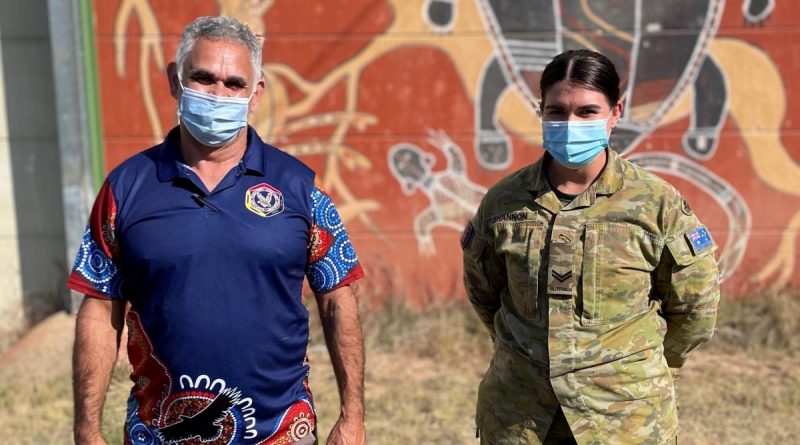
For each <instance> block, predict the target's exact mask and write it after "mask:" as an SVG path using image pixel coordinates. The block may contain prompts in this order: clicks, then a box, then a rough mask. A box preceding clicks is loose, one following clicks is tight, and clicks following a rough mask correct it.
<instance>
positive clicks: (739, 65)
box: [711, 39, 800, 289]
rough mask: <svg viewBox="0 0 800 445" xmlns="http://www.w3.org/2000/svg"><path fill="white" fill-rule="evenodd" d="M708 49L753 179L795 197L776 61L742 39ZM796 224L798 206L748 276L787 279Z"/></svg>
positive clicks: (777, 283)
mask: <svg viewBox="0 0 800 445" xmlns="http://www.w3.org/2000/svg"><path fill="white" fill-rule="evenodd" d="M711 52H712V54H713V55H714V58H715V59H716V60H717V62H718V63H719V64H720V66H721V67H722V68H723V71H724V72H725V76H726V77H727V79H728V84H729V85H730V92H729V94H730V102H729V108H730V111H729V113H730V116H731V118H732V119H733V120H734V121H735V122H736V124H737V125H738V126H739V130H740V131H741V136H742V138H743V139H744V141H745V146H746V147H747V151H748V152H749V153H750V163H751V165H752V166H753V169H754V170H755V172H756V175H757V176H758V179H759V180H760V181H761V182H763V183H764V184H766V185H767V186H769V187H771V188H772V189H774V190H776V191H778V192H780V193H784V194H787V195H789V196H794V197H800V166H798V164H797V162H796V161H795V160H794V159H793V158H792V157H791V155H790V154H789V153H788V152H787V151H786V149H785V148H784V147H783V143H782V142H781V133H780V128H781V123H782V122H783V118H784V115H785V113H786V96H785V89H784V88H783V82H782V81H781V77H780V74H779V73H778V69H777V67H776V66H775V64H774V63H773V62H772V60H770V59H769V58H768V57H767V56H766V54H764V52H762V51H761V50H760V49H758V48H756V47H755V46H753V45H750V44H748V43H746V42H743V41H741V40H735V39H717V40H715V41H714V42H713V43H712V45H711ZM798 230H800V212H797V213H795V215H794V217H792V219H791V221H790V223H789V225H788V226H787V227H785V228H784V230H783V233H782V236H781V242H780V244H779V245H778V247H777V250H776V252H775V256H774V257H773V258H772V259H771V260H770V261H769V262H767V264H765V265H764V267H763V268H761V270H760V271H759V272H758V273H756V274H755V275H754V276H753V280H754V281H756V282H759V283H765V282H767V281H768V280H769V281H770V282H771V284H770V287H772V288H774V289H781V288H783V287H784V286H786V285H787V284H788V283H789V280H790V278H791V276H792V273H793V272H794V268H795V262H796V258H797V244H796V241H797V232H798ZM775 274H777V276H775Z"/></svg>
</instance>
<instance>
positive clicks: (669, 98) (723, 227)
mask: <svg viewBox="0 0 800 445" xmlns="http://www.w3.org/2000/svg"><path fill="white" fill-rule="evenodd" d="M676 2H677V3H680V1H679V0H676ZM502 3H504V2H501V1H491V0H407V1H402V2H401V1H400V0H385V1H373V0H348V1H342V0H325V1H321V0H292V1H288V0H249V1H247V0H193V1H183V2H172V1H167V0H108V1H103V2H99V1H98V2H95V17H96V24H95V25H96V26H95V30H96V38H97V47H98V63H99V77H100V91H101V107H102V112H103V118H102V119H103V128H104V141H105V152H104V154H105V160H106V169H107V170H110V169H111V168H113V167H114V166H116V165H117V164H119V163H120V162H121V161H122V160H124V159H125V158H127V157H129V156H131V155H133V154H135V153H137V152H139V151H141V150H143V149H145V148H147V147H149V146H152V145H154V144H156V143H158V142H159V141H160V140H161V138H162V137H163V135H164V134H165V133H166V132H167V131H168V130H169V129H170V128H171V127H172V126H174V125H175V123H176V119H175V102H174V99H172V98H171V97H170V95H169V90H168V87H167V82H166V75H165V68H166V64H167V63H168V62H169V61H171V60H172V59H173V58H174V54H175V50H176V47H177V42H178V38H179V35H180V33H181V31H182V29H183V27H184V26H185V25H186V24H187V23H188V22H190V21H191V20H192V19H194V18H195V17H196V16H198V15H216V14H226V15H232V16H235V17H237V18H239V19H240V20H242V21H245V22H247V23H248V24H250V25H251V27H253V29H254V30H255V31H256V32H257V33H258V34H260V35H263V36H264V37H265V46H264V60H263V71H264V74H265V78H266V80H267V94H266V96H265V99H263V100H262V102H261V104H260V106H259V109H258V110H257V112H256V113H255V115H253V116H251V124H252V125H254V126H255V127H256V129H257V130H258V132H259V134H261V136H262V137H263V138H264V139H265V140H267V141H268V142H270V143H272V144H273V145H276V146H278V147H279V148H282V149H284V150H286V151H288V152H289V153H291V154H293V155H295V156H297V157H299V158H300V159H301V160H303V161H304V162H306V163H307V164H308V165H309V166H311V167H312V168H313V169H314V170H315V171H317V173H318V174H319V175H320V176H321V177H322V178H323V182H324V186H325V187H326V189H327V190H328V191H329V192H330V193H331V195H332V196H333V198H334V200H335V202H336V203H337V206H338V208H339V210H340V212H341V213H342V217H343V219H344V220H345V222H346V224H347V227H348V230H349V231H350V232H351V236H352V239H353V243H354V245H355V247H356V250H357V252H358V253H359V256H360V258H361V261H362V263H363V264H364V265H365V267H366V269H367V272H368V275H369V277H370V279H369V280H367V282H366V284H367V285H366V286H365V292H367V293H369V294H371V295H370V296H371V297H374V298H378V299H380V298H386V297H396V298H405V299H408V300H411V301H415V302H419V303H427V302H430V301H433V300H437V299H440V298H450V297H462V296H463V290H462V288H461V252H460V247H459V236H460V231H461V228H462V227H463V226H464V224H465V223H466V221H467V220H468V219H469V218H470V217H471V216H472V214H473V213H474V211H475V209H476V208H477V205H478V203H479V200H480V197H481V196H482V193H483V192H485V190H486V188H487V187H489V186H491V185H492V184H493V183H495V182H496V181H498V180H499V179H500V178H502V177H504V176H505V175H507V174H508V173H510V172H511V171H514V170H516V169H518V168H521V167H523V166H525V165H527V164H529V163H531V162H533V161H535V160H536V159H537V158H538V157H539V156H541V154H542V149H541V145H540V140H541V137H540V132H541V130H540V128H539V120H538V117H537V115H536V110H535V107H536V105H535V104H536V102H535V100H536V97H535V96H536V94H537V91H536V88H534V87H531V86H530V82H531V81H532V80H531V79H535V78H536V70H537V69H539V68H540V67H541V65H540V64H541V61H542V60H544V58H545V56H546V57H550V56H549V54H551V53H552V51H554V50H555V49H558V50H560V49H566V48H567V47H574V46H576V45H586V46H590V47H594V48H595V49H599V50H607V51H615V54H619V57H620V59H619V63H617V62H618V61H617V60H615V63H617V64H618V69H619V68H621V67H622V68H623V71H624V72H623V74H624V77H626V78H630V79H632V81H631V82H630V83H629V84H628V86H630V89H628V90H627V91H628V93H627V94H628V95H629V97H631V98H632V99H631V101H632V102H631V105H633V106H629V107H628V116H629V119H628V120H629V124H630V127H629V128H631V129H633V130H630V131H629V132H628V133H625V131H620V132H619V134H617V135H616V136H615V137H618V140H617V141H618V144H617V145H619V146H620V147H622V148H621V149H620V148H619V147H617V145H615V147H617V148H618V149H620V150H621V151H622V152H623V153H624V154H625V155H626V156H628V157H629V158H630V159H632V160H634V162H637V163H640V164H641V165H644V166H645V167H647V168H651V169H653V170H654V171H655V172H656V173H657V174H659V175H661V176H662V177H664V178H665V179H667V180H668V181H670V182H671V183H673V184H674V185H676V186H677V187H678V188H679V189H680V190H681V191H682V193H684V195H685V196H686V198H687V200H688V201H689V202H690V203H691V205H692V207H693V208H694V209H695V210H696V212H697V213H698V214H699V215H700V217H701V219H702V220H703V221H704V222H705V223H706V224H707V225H708V226H709V229H710V230H711V233H712V235H713V236H714V237H715V239H716V241H717V243H718V244H719V245H720V251H719V252H718V254H719V256H720V260H721V266H722V268H723V272H724V274H725V281H724V283H723V289H724V292H725V295H726V296H730V297H735V296H744V295H750V294H751V293H753V292H758V291H762V290H766V289H775V290H779V289H784V288H786V287H790V286H795V287H796V286H798V285H800V262H798V249H800V242H799V241H798V237H797V234H798V231H800V132H798V130H797V123H798V122H800V82H798V81H797V80H796V79H797V76H796V72H797V70H798V68H800V59H798V58H797V56H796V54H797V53H798V52H800V9H798V8H797V7H796V6H795V5H793V3H792V2H783V1H778V2H775V3H770V2H757V1H753V2H751V1H749V0H743V1H727V2H725V1H721V0H707V1H706V2H705V3H704V4H707V5H708V10H705V9H703V10H702V11H700V10H699V9H698V11H699V12H698V13H697V15H696V16H688V15H687V16H686V17H683V16H677V15H678V14H688V13H685V12H682V10H681V8H675V10H674V12H669V13H668V14H673V15H675V17H673V16H664V15H663V14H665V13H664V12H663V11H656V10H648V9H647V7H648V6H647V5H649V4H650V3H647V2H644V3H642V2H641V0H624V1H612V0H608V1H601V0H595V1H591V2H589V1H587V0H546V1H539V2H534V1H532V2H525V3H524V4H526V5H528V6H526V7H528V8H530V5H532V4H534V3H540V4H541V5H542V8H544V9H541V10H534V11H533V12H536V13H540V12H546V11H547V9H546V8H551V9H553V8H554V9H553V11H555V16H554V17H555V20H554V21H553V22H552V26H550V25H549V23H550V22H548V21H545V20H539V19H541V17H542V16H543V14H538V15H537V16H536V17H538V19H537V20H539V21H540V22H541V23H543V24H542V25H541V26H544V28H535V29H534V28H531V29H523V31H526V32H527V33H522V34H520V35H522V37H519V36H518V35H516V34H514V33H513V32H512V31H514V29H512V28H510V26H511V24H512V23H513V19H514V18H515V15H521V16H524V14H522V13H523V12H526V11H514V10H510V8H511V9H513V8H512V7H511V6H507V5H509V4H512V5H513V4H514V3H513V2H506V6H504V7H503V6H502V5H501V4H502ZM529 3H530V4H529ZM628 3H630V4H631V5H634V6H635V8H644V9H642V12H641V17H649V16H657V14H662V16H659V17H661V18H660V19H659V20H660V21H651V22H648V21H646V20H644V21H640V22H631V23H634V25H635V26H634V25H632V27H631V28H630V29H627V28H625V27H624V26H619V23H628V22H625V20H633V19H637V20H638V17H640V16H639V15H636V16H631V18H626V17H623V16H622V15H620V14H619V11H620V8H623V7H627V4H628ZM699 3H702V2H699ZM517 4H518V5H520V4H523V3H517ZM693 4H694V3H693ZM643 5H644V6H643ZM772 6H774V8H773V7H772ZM517 7H519V6H517ZM503 8H505V9H503ZM635 8H634V9H635ZM698 8H699V7H698ZM629 9H630V8H629ZM636 11H639V9H636ZM527 12H530V11H527ZM648 14H649V15H648ZM690 19H691V20H690ZM703 20H705V21H703ZM671 21H672V22H675V21H677V22H678V23H680V24H681V26H678V27H676V28H674V29H671V28H669V26H670V25H669V23H671ZM537 23H538V22H537ZM639 25H641V26H639ZM531 26H533V25H531ZM536 26H539V25H536ZM594 27H597V28H596V29H595V28H594ZM662 30H663V32H662ZM534 31H536V32H534ZM670 32H673V34H674V35H675V36H678V37H681V36H683V38H685V41H686V42H689V43H687V45H689V44H691V45H695V46H690V47H687V46H686V45H684V44H683V43H680V42H679V44H676V43H673V44H672V46H670V43H669V42H670V41H669V40H664V39H661V40H660V39H659V38H660V37H659V36H660V35H662V34H666V35H667V36H669V35H670V34H669V33H670ZM673 39H674V37H673ZM659 42H661V43H659ZM664 42H666V43H664ZM659 45H663V46H659ZM625 48H628V49H629V51H627V50H625ZM631 48H633V49H636V52H635V53H636V54H638V59H637V58H636V57H629V55H631V54H634V50H633V49H631ZM626 51H627V52H626ZM604 52H605V51H604ZM647 60H657V61H659V63H658V64H653V63H649V64H648V63H645V61H647ZM662 62H663V64H662ZM628 68H629V69H628ZM626 69H627V71H625V70H626ZM671 72H674V73H677V74H675V75H674V76H672V77H670V76H671V75H670V74H669V73H671ZM526 82H527V83H526ZM634 98H635V100H634ZM695 99H697V100H695ZM665 104H667V105H668V106H667V105H665ZM626 135H628V136H630V139H624V138H625V136H626ZM687 141H689V142H687ZM708 141H713V142H711V143H710V142H708Z"/></svg>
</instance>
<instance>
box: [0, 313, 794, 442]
mask: <svg viewBox="0 0 800 445" xmlns="http://www.w3.org/2000/svg"><path fill="white" fill-rule="evenodd" d="M312 314H314V312H313V311H312ZM312 319H313V316H312ZM73 330H74V317H72V316H69V315H66V314H56V315H54V316H52V317H50V318H48V319H47V320H45V321H44V322H42V323H41V324H39V325H38V326H37V327H36V328H35V329H34V330H32V331H31V332H30V333H29V334H28V335H26V336H25V337H24V338H23V339H22V340H21V341H20V342H18V343H17V344H16V345H15V346H14V347H12V348H11V349H10V350H8V351H6V353H4V354H3V355H2V356H0V412H1V413H2V415H0V437H3V438H5V439H3V440H2V442H3V443H14V444H19V445H25V444H70V443H72V439H71V423H72V401H71V383H70V373H71V350H72V340H73V335H74V334H73ZM400 332H402V333H403V335H402V336H401V335H398V334H399V333H400ZM365 337H366V345H367V346H366V347H367V360H368V364H367V371H366V388H367V432H368V439H369V441H368V443H370V444H373V445H375V444H378V445H380V444H386V445H404V444H442V445H444V444H447V445H452V444H477V441H476V440H475V439H474V437H475V436H474V432H475V429H474V421H473V412H474V403H475V397H476V392H477V385H478V382H479V381H480V378H481V376H482V375H483V371H484V370H485V368H486V366H487V365H488V361H489V354H490V349H491V348H490V346H489V344H488V340H486V339H485V337H484V336H483V334H482V332H481V331H480V327H478V326H477V325H476V321H475V320H474V318H473V316H472V315H471V313H470V312H469V311H468V310H461V309H452V308H445V309H436V310H434V311H431V312H430V313H417V314H416V315H414V314H411V315H409V313H405V312H402V311H399V312H397V313H394V314H390V315H385V314H384V315H381V317H380V319H376V318H375V317H372V318H370V317H366V320H365ZM321 338H322V337H321V335H320V332H319V328H318V326H314V325H312V343H311V346H310V349H309V357H310V359H311V363H312V374H311V387H312V390H313V391H314V395H315V403H316V405H317V409H318V417H319V419H318V421H319V429H320V431H319V432H320V435H321V438H322V439H323V440H324V438H325V436H326V434H327V431H328V430H329V428H330V427H331V426H332V424H333V422H334V420H335V419H336V417H337V416H338V411H337V410H338V396H337V392H336V386H335V380H334V377H333V372H332V370H331V368H330V364H329V361H328V359H327V351H326V349H325V346H324V344H321V343H320V342H321ZM799 370H800V354H798V353H797V351H786V350H785V349H781V348H752V347H749V348H744V347H742V348H736V347H730V345H727V346H726V345H720V346H718V347H713V346H712V347H708V348H704V349H700V350H699V351H697V352H696V353H695V354H694V355H693V356H692V357H691V358H690V360H689V362H688V363H687V365H686V367H685V368H684V369H683V370H682V373H681V378H680V383H679V397H680V419H681V435H680V442H681V443H682V444H697V445H699V444H776V443H780V444H790V443H800V442H798V441H800V415H798V413H800V371H799ZM128 372H129V365H127V364H126V363H121V364H119V365H118V367H117V369H116V370H115V373H114V378H113V381H112V386H111V389H110V391H109V395H108V402H107V407H106V412H105V416H104V434H106V437H107V438H108V440H109V444H116V443H121V441H122V437H121V425H122V419H123V418H124V414H125V399H126V398H127V392H128V390H129V388H130V381H129V380H128V378H127V375H128ZM8 438H14V439H13V440H12V441H11V442H9V441H8V440H9V439H8ZM321 443H324V441H323V442H321Z"/></svg>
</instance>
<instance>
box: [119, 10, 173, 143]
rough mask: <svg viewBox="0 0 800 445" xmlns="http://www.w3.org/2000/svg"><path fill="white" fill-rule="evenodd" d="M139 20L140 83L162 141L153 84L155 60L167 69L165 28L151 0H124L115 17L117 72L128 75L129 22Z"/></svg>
mask: <svg viewBox="0 0 800 445" xmlns="http://www.w3.org/2000/svg"><path fill="white" fill-rule="evenodd" d="M134 17H135V18H136V20H138V21H139V27H140V28H141V29H142V36H143V37H142V39H141V40H140V42H139V86H141V88H142V100H143V101H144V108H145V110H146V112H147V119H148V120H149V122H150V128H152V129H153V140H154V141H160V140H161V139H162V138H163V137H164V132H163V130H162V128H161V119H160V118H159V116H158V108H157V107H156V101H155V97H154V96H153V88H152V85H150V70H151V66H150V64H151V63H155V66H156V68H157V69H158V70H159V71H164V50H163V49H162V48H161V29H160V28H159V26H158V20H157V19H156V15H155V13H154V12H153V8H152V7H151V6H150V3H149V2H148V1H147V0H122V4H121V5H120V7H119V11H118V12H117V16H116V18H115V20H114V53H115V56H116V57H115V58H114V61H115V64H116V67H117V75H118V76H120V77H122V76H124V75H125V48H126V46H127V39H128V36H127V34H126V32H127V30H128V25H129V24H130V22H131V20H133V18H134Z"/></svg>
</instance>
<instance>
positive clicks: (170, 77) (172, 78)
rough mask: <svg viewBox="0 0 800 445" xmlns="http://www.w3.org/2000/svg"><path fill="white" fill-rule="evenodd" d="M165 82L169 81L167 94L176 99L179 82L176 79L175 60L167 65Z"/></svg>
mask: <svg viewBox="0 0 800 445" xmlns="http://www.w3.org/2000/svg"><path fill="white" fill-rule="evenodd" d="M167 82H169V94H170V95H172V97H174V98H175V99H177V98H178V95H179V94H180V92H181V84H180V82H179V81H178V65H177V64H175V62H170V63H169V65H167Z"/></svg>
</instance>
